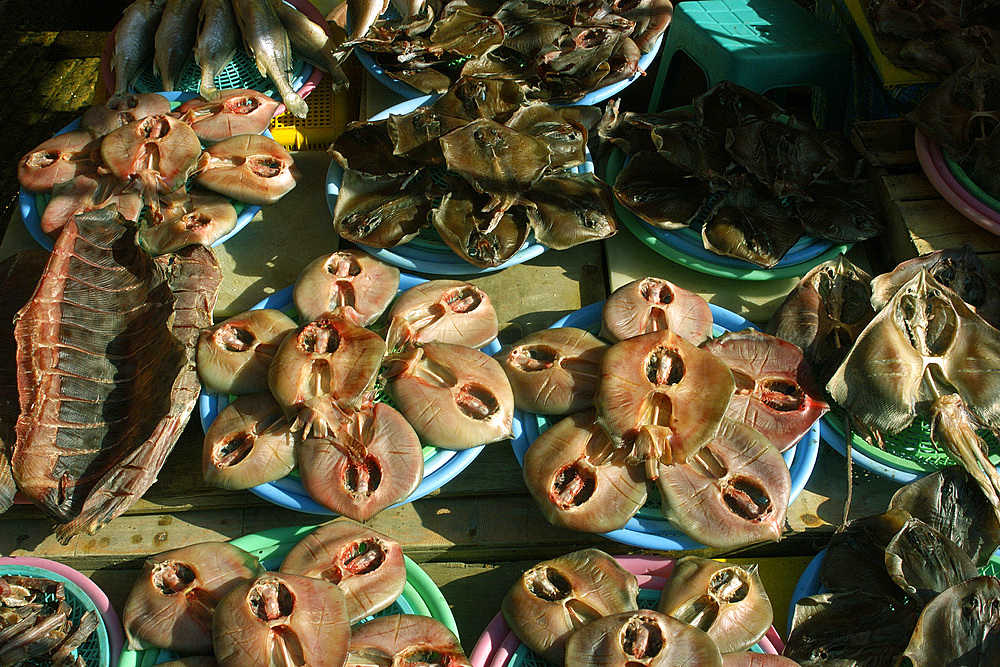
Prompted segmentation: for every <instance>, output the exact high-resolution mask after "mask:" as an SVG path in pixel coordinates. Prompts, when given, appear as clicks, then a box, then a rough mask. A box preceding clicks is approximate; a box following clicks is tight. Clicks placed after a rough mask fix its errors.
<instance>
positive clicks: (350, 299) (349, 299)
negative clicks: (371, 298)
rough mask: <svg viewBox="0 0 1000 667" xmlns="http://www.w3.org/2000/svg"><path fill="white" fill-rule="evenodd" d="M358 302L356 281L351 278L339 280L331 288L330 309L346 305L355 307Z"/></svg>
mask: <svg viewBox="0 0 1000 667" xmlns="http://www.w3.org/2000/svg"><path fill="white" fill-rule="evenodd" d="M357 302H358V297H357V294H356V293H355V292H354V282H353V281H351V280H337V281H335V282H334V283H333V289H332V290H330V301H329V304H330V310H336V309H337V308H340V307H344V306H351V307H354V306H355V304H357Z"/></svg>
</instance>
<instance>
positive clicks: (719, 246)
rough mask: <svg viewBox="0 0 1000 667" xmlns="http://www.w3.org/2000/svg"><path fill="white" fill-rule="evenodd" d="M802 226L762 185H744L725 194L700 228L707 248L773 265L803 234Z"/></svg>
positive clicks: (720, 253)
mask: <svg viewBox="0 0 1000 667" xmlns="http://www.w3.org/2000/svg"><path fill="white" fill-rule="evenodd" d="M802 231H803V230H802V225H801V224H800V223H799V221H798V220H796V219H795V218H793V217H791V216H790V215H789V212H788V209H786V208H785V207H784V206H782V205H781V202H780V201H779V200H778V199H776V198H774V197H772V196H771V195H770V194H768V193H767V192H766V191H765V190H762V189H761V188H760V187H757V186H751V185H749V184H744V185H743V186H741V187H736V188H733V189H731V190H729V191H727V192H726V194H725V195H723V197H722V199H721V200H720V201H719V202H718V203H717V204H716V205H715V207H714V208H713V210H712V211H711V213H709V218H708V220H706V221H705V223H704V225H703V226H702V228H701V240H702V244H703V245H704V246H705V249H706V250H711V251H712V252H714V253H717V254H719V255H724V256H726V257H733V258H736V259H742V260H743V261H746V262H750V263H751V264H756V265H757V266H761V267H764V268H771V267H772V266H774V265H776V264H777V263H778V262H780V261H781V258H782V257H784V256H785V254H786V253H787V252H788V251H789V250H791V249H792V246H794V245H795V244H796V243H797V242H798V240H799V239H800V238H801V237H802Z"/></svg>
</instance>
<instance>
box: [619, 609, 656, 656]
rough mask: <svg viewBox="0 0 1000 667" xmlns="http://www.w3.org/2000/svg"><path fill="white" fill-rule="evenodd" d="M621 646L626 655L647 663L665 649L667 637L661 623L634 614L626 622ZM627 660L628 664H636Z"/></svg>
mask: <svg viewBox="0 0 1000 667" xmlns="http://www.w3.org/2000/svg"><path fill="white" fill-rule="evenodd" d="M620 641H621V647H622V650H623V651H624V652H625V655H627V656H631V657H633V658H636V659H637V660H643V661H645V662H643V663H639V665H645V664H647V663H648V661H649V660H650V659H652V658H655V657H656V656H657V655H659V654H660V651H662V650H663V645H664V644H665V638H664V637H663V630H661V629H660V624H659V623H657V622H656V621H655V620H654V619H652V618H649V617H646V616H633V617H632V618H630V619H629V620H628V623H626V624H625V627H624V628H623V629H622V633H621V640H620ZM635 664H636V663H634V662H631V661H629V662H627V663H626V665H635Z"/></svg>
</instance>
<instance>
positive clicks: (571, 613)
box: [500, 549, 639, 665]
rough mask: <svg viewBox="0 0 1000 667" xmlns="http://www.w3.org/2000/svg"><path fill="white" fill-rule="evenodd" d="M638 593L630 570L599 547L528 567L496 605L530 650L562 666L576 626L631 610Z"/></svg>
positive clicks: (635, 603)
mask: <svg viewBox="0 0 1000 667" xmlns="http://www.w3.org/2000/svg"><path fill="white" fill-rule="evenodd" d="M638 595H639V582H638V580H636V578H635V575H634V574H632V573H631V572H629V571H628V570H626V569H625V568H623V567H622V566H621V565H619V564H618V563H617V561H615V559H614V558H612V557H611V556H609V555H608V554H606V553H604V552H603V551H601V550H599V549H583V550H581V551H575V552H573V553H570V554H566V555H565V556H559V557H558V558H553V559H551V560H546V561H542V562H541V563H539V564H538V565H535V566H534V567H532V568H530V569H529V570H527V571H526V572H525V573H524V574H523V575H521V577H520V578H519V579H518V580H517V581H516V582H515V583H514V585H513V586H511V588H510V590H509V591H508V592H507V595H505V596H504V599H503V602H502V603H501V605H500V609H501V610H502V612H503V617H504V619H505V620H506V621H507V623H508V624H509V625H510V627H511V629H512V630H513V631H514V634H516V635H517V637H518V638H519V639H520V640H521V641H522V642H524V644H525V645H526V646H527V647H528V648H530V649H531V650H532V651H534V652H535V653H537V654H538V655H540V656H542V657H543V658H545V659H546V660H548V661H549V662H551V663H552V664H556V665H561V664H563V657H564V652H565V647H566V641H567V639H569V637H570V636H571V635H572V633H573V631H574V630H577V629H578V628H580V627H581V626H584V625H586V624H588V623H590V622H591V621H595V620H597V619H599V618H602V617H604V616H608V615H610V614H617V613H620V612H629V611H635V610H636V609H638V604H637V598H638ZM567 664H572V663H567Z"/></svg>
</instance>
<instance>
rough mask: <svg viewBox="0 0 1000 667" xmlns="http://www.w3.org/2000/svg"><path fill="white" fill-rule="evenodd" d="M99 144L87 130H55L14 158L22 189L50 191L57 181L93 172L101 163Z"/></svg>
mask: <svg viewBox="0 0 1000 667" xmlns="http://www.w3.org/2000/svg"><path fill="white" fill-rule="evenodd" d="M101 144H102V142H101V141H100V140H98V139H95V138H94V135H93V134H92V133H91V132H90V131H89V130H74V131H72V132H63V133H62V134H57V135H56V136H54V137H52V138H51V139H48V140H46V141H43V142H42V143H41V144H39V145H38V146H37V147H35V149H34V150H33V151H31V152H30V153H27V154H25V155H24V157H22V158H21V159H20V160H18V161H17V180H18V181H19V182H20V183H21V186H22V187H23V188H24V189H25V190H31V191H32V192H51V191H52V186H54V185H56V184H57V183H63V182H65V181H68V180H70V179H72V178H75V177H76V176H80V175H82V174H86V175H90V176H93V175H95V174H96V173H97V167H98V165H99V164H100V163H101Z"/></svg>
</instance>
